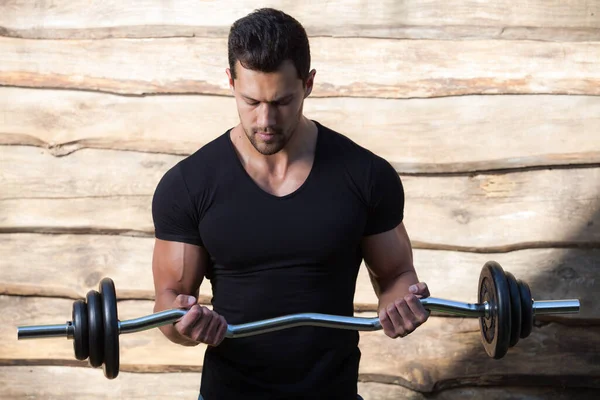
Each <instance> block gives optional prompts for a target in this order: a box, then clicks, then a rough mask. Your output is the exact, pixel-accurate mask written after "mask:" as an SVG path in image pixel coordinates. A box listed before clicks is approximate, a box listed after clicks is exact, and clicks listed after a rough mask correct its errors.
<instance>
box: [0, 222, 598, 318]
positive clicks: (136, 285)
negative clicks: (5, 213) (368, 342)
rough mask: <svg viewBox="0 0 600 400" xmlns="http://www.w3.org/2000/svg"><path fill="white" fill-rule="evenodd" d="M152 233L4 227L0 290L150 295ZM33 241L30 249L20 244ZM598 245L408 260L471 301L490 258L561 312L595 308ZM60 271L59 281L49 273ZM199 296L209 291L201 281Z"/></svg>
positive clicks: (421, 255) (444, 290)
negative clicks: (563, 304) (560, 303)
mask: <svg viewBox="0 0 600 400" xmlns="http://www.w3.org/2000/svg"><path fill="white" fill-rule="evenodd" d="M153 243H154V240H153V239H151V238H134V237H128V236H113V235H40V234H26V233H23V234H4V235H2V236H0V276H2V278H1V279H0V294H9V295H24V296H48V297H66V298H70V299H77V298H84V297H85V295H86V293H87V292H88V290H90V289H94V290H98V283H99V282H100V279H102V278H103V277H105V276H108V277H110V278H112V279H113V281H114V282H115V285H116V289H117V296H118V298H119V299H120V300H130V299H148V300H152V299H154V286H153V281H152V274H151V271H150V266H151V263H152V247H153ZM32 245H33V246H35V251H27V252H24V251H21V250H20V249H27V248H31V246H32ZM598 259H600V249H590V250H582V249H531V250H521V251H515V252H511V253H504V254H476V253H465V252H451V251H434V250H420V249H416V250H415V251H414V263H415V266H416V268H417V272H418V274H419V277H420V278H421V280H422V281H424V282H427V284H428V285H429V288H430V291H431V295H432V296H433V297H438V298H444V299H448V300H456V301H461V302H467V303H476V302H477V301H478V299H477V287H478V279H479V274H480V271H481V267H482V266H483V265H484V263H485V262H487V261H489V260H495V261H497V262H499V263H500V264H501V265H502V266H503V267H504V269H505V270H506V271H509V272H511V273H513V275H515V276H516V277H517V278H518V279H522V280H524V281H525V282H527V283H528V284H529V285H530V287H531V290H532V292H533V293H532V294H533V297H534V298H535V299H537V300H552V299H557V300H558V299H571V298H578V299H580V302H581V310H580V313H579V314H576V315H565V317H569V318H574V319H579V320H586V319H591V318H597V316H598V315H600V304H598V301H597V298H596V293H598V292H600V279H598V268H597V260H598ZM59 275H60V276H61V279H60V281H57V280H56V276H59ZM200 293H201V296H202V297H201V299H200V301H201V302H202V303H205V304H208V303H209V302H210V298H211V295H212V287H211V284H210V282H209V281H205V282H204V283H203V284H202V285H201V290H200ZM354 303H355V309H356V310H357V311H374V310H376V307H377V297H376V295H375V293H374V291H373V288H372V286H371V282H370V279H369V276H368V273H367V270H366V267H365V266H364V265H362V266H361V269H360V272H359V276H358V282H357V284H356V292H355V296H354Z"/></svg>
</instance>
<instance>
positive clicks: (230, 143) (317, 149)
mask: <svg viewBox="0 0 600 400" xmlns="http://www.w3.org/2000/svg"><path fill="white" fill-rule="evenodd" d="M311 121H312V122H314V124H315V125H316V126H317V143H316V145H315V156H314V159H313V163H312V166H311V168H310V171H309V173H308V176H307V177H306V179H305V180H304V182H302V184H301V185H300V186H299V187H298V188H297V189H296V190H294V191H293V192H291V193H288V194H286V195H284V196H277V195H274V194H272V193H269V192H267V191H266V190H264V189H263V188H261V187H260V186H259V185H258V183H256V181H255V180H254V179H252V177H251V176H250V174H249V173H248V171H246V169H245V168H244V165H243V164H242V160H240V158H239V157H238V155H237V151H236V149H235V146H234V145H233V141H232V140H231V131H232V130H233V128H230V129H228V130H227V132H225V138H226V140H227V144H228V147H229V149H230V150H231V155H232V156H233V157H234V159H235V164H236V165H237V167H238V168H239V170H240V172H241V173H242V174H243V176H244V178H245V179H246V180H247V181H249V183H250V185H252V186H253V187H254V188H255V190H258V192H259V193H261V194H262V195H263V196H266V197H268V198H270V199H275V200H285V199H289V198H292V197H295V196H297V195H298V194H299V193H301V192H302V191H304V189H305V188H306V186H308V184H309V183H310V181H311V180H313V179H314V175H315V174H316V170H317V167H318V165H319V156H320V153H321V151H320V148H321V146H322V145H321V136H322V132H323V130H322V129H321V125H320V124H319V123H318V122H317V121H314V120H311Z"/></svg>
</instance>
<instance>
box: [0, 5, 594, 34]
mask: <svg viewBox="0 0 600 400" xmlns="http://www.w3.org/2000/svg"><path fill="white" fill-rule="evenodd" d="M262 6H265V7H267V6H271V7H276V8H278V9H281V10H283V11H285V12H287V13H289V14H291V15H292V16H293V17H295V18H296V19H298V20H299V21H300V22H301V23H302V24H303V25H304V27H305V29H306V30H307V33H308V34H309V35H312V36H358V37H369V36H371V37H388V38H406V39H455V38H490V39H534V40H555V41H566V40H598V38H599V37H600V33H599V32H598V31H599V28H600V23H599V22H598V18H595V16H597V15H599V14H600V7H598V5H597V3H595V2H589V1H584V0H569V1H560V2H547V1H543V0H527V1H520V2H518V3H515V2H512V1H508V0H505V1H499V2H494V3H489V2H480V1H475V0H470V1H464V0H463V1H461V0H449V1H428V2H420V3H418V5H417V4H412V3H402V4H398V3H397V2H396V1H394V0H383V1H379V2H376V3H373V2H369V1H366V0H354V1H347V0H346V1H342V0H335V1H329V2H327V4H323V3H317V2H314V1H313V2H310V4H309V5H307V4H306V3H302V4H300V3H296V2H294V1H289V0H278V1H267V2H264V3H263V4H262ZM317 6H318V7H319V12H318V13H315V12H313V11H312V10H313V9H314V7H317ZM254 8H256V4H255V2H252V1H250V0H241V1H236V2H235V3H232V4H230V5H228V7H222V6H221V5H220V4H219V2H217V1H202V2H197V1H192V0H183V1H178V2H177V3H172V2H164V1H158V0H141V1H136V3H135V6H133V5H131V4H128V3H122V2H118V1H115V0H111V1H103V2H97V3H93V4H88V3H87V2H83V1H71V2H68V1H52V2H49V1H41V2H39V1H38V2H35V3H31V2H28V1H23V0H21V1H11V2H9V3H6V2H3V3H1V4H0V26H2V27H3V28H2V34H3V35H7V36H13V37H22V38H36V39H38V38H57V39H73V38H95V39H96V38H97V39H101V38H102V39H104V38H111V37H129V38H135V37H172V36H209V37H216V36H227V34H228V30H229V26H230V25H231V24H232V23H233V22H234V21H235V20H236V19H238V18H240V17H242V16H244V15H246V14H247V13H249V12H251V11H252V10H253V9H254ZM523 10H525V11H523ZM98 15H101V16H102V18H98Z"/></svg>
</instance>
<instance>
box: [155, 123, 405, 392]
mask: <svg viewBox="0 0 600 400" xmlns="http://www.w3.org/2000/svg"><path fill="white" fill-rule="evenodd" d="M315 123H316V125H317V127H318V136H317V144H316V150H315V158H314V163H313V167H312V169H311V172H310V174H309V175H308V178H307V179H306V181H305V182H304V183H303V184H302V186H301V187H300V188H298V189H297V190H296V191H295V192H293V193H291V194H289V195H287V196H283V197H278V196H274V195H272V194H270V193H268V192H266V191H264V190H263V189H261V188H260V187H259V186H258V185H257V184H256V183H255V182H254V181H253V180H252V178H251V177H250V176H249V175H248V174H247V172H246V171H245V170H244V168H243V166H242V164H241V162H240V160H239V158H238V156H237V154H236V151H235V148H234V147H233V143H232V142H231V139H230V137H229V132H230V131H229V130H228V131H227V132H225V133H224V134H223V135H221V136H219V137H218V138H216V139H215V140H213V141H212V142H210V143H208V144H206V145H205V146H203V147H202V148H200V149H199V150H198V151H197V152H195V153H194V154H192V155H190V156H189V157H187V158H185V159H183V160H182V161H180V162H179V163H177V164H176V165H175V166H174V167H173V168H171V169H170V170H169V171H168V172H167V173H166V174H165V175H164V177H163V178H162V179H161V181H160V183H159V184H158V187H157V189H156V192H155V194H154V198H153V203H152V215H153V219H154V225H155V231H156V233H155V235H156V237H157V238H159V239H163V240H171V241H180V242H185V243H190V244H194V245H198V246H203V247H204V248H205V249H206V250H207V252H208V253H209V255H210V260H211V265H210V266H209V269H208V272H207V276H206V278H208V279H209V280H210V282H211V284H212V291H213V299H212V304H213V308H214V310H215V311H216V312H217V313H219V314H221V315H223V316H224V317H225V319H226V320H227V322H228V323H229V324H241V323H245V322H252V321H258V320H262V319H266V318H272V317H279V316H283V315H288V314H294V313H304V312H311V313H324V314H334V315H345V316H352V315H353V311H354V310H353V299H354V290H355V286H356V277H357V273H358V269H359V267H360V264H361V261H362V252H361V248H360V241H361V238H362V237H363V236H366V235H372V234H376V233H380V232H385V231H388V230H390V229H392V228H394V227H396V226H397V225H398V224H399V223H400V222H401V221H402V219H403V209H404V191H403V187H402V183H401V180H400V178H399V176H398V174H397V173H396V171H395V170H394V169H393V168H392V166H391V165H390V164H389V163H388V162H387V161H385V160H384V159H383V158H381V157H379V156H377V155H375V154H373V153H372V152H370V151H369V150H367V149H365V148H363V147H361V146H359V145H357V144H356V143H354V142H352V141H351V140H350V139H348V138H347V137H345V136H343V135H341V134H339V133H337V132H335V131H333V130H331V129H328V128H327V127H325V126H323V125H321V124H319V123H318V122H316V121H315ZM358 341H359V334H358V332H356V331H350V330H343V329H331V328H323V327H295V328H288V329H284V330H280V331H277V332H271V333H267V334H261V335H256V336H251V337H245V338H236V339H225V340H224V341H223V342H222V343H221V344H220V345H219V346H217V347H208V349H207V351H206V353H205V359H204V363H203V369H202V382H201V389H200V390H201V393H202V395H203V397H204V398H205V399H206V400H213V399H238V398H240V399H241V398H243V399H253V398H257V399H259V398H260V399H271V398H273V399H279V398H281V399H294V398H307V396H310V398H311V399H317V398H324V399H325V398H326V399H355V398H356V394H357V379H358V366H359V360H360V355H361V354H360V351H359V348H358Z"/></svg>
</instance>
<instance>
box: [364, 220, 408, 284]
mask: <svg viewBox="0 0 600 400" xmlns="http://www.w3.org/2000/svg"><path fill="white" fill-rule="evenodd" d="M361 246H362V251H363V257H364V260H365V264H366V266H367V268H368V270H369V274H370V275H371V278H374V279H376V280H378V281H381V280H388V279H394V278H396V277H398V276H399V275H401V274H403V273H404V272H408V271H414V267H413V259H412V248H411V244H410V239H409V237H408V233H407V232H406V228H405V227H404V224H403V223H402V222H401V223H399V224H398V225H397V226H396V227H395V228H393V229H391V230H388V231H386V232H382V233H378V234H375V235H369V236H365V237H364V238H363V239H362V243H361Z"/></svg>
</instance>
